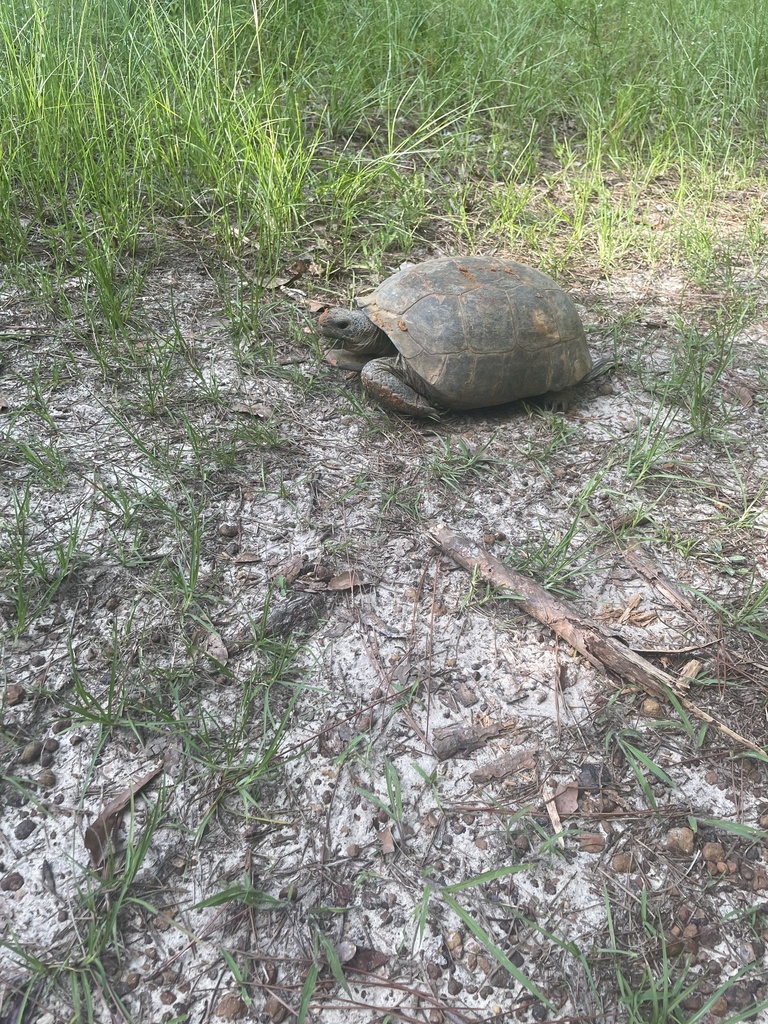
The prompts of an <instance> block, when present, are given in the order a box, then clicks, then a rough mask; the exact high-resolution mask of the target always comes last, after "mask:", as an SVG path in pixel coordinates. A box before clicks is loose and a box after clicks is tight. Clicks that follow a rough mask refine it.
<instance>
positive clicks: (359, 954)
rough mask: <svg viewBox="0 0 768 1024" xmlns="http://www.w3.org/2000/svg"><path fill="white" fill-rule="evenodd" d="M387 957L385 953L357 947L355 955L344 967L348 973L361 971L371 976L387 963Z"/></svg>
mask: <svg viewBox="0 0 768 1024" xmlns="http://www.w3.org/2000/svg"><path fill="white" fill-rule="evenodd" d="M388 961H389V957H388V956H387V954H386V953H380V952H379V951H378V949H366V947H365V946H358V947H357V951H356V953H355V955H354V956H353V957H352V959H351V960H347V962H346V964H345V966H346V968H347V970H349V971H361V972H362V973H363V974H372V973H373V971H375V970H376V969H377V968H379V967H383V966H384V964H386V963H388Z"/></svg>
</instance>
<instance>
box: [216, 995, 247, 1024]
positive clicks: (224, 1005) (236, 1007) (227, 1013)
mask: <svg viewBox="0 0 768 1024" xmlns="http://www.w3.org/2000/svg"><path fill="white" fill-rule="evenodd" d="M247 1009H248V1007H246V1005H245V1002H244V1001H243V999H241V997H240V996H239V995H236V994H234V993H233V992H229V993H228V995H225V996H224V997H223V998H221V999H219V1001H218V1002H217V1004H216V1009H215V1010H214V1011H213V1013H214V1016H215V1017H221V1018H222V1020H225V1021H239V1020H240V1019H241V1017H244V1016H245V1013H246V1011H247Z"/></svg>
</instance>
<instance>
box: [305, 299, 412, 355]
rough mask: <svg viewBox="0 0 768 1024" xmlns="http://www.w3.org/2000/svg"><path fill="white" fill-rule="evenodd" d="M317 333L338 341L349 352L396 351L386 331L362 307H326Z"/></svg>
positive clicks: (383, 353) (377, 353) (374, 352)
mask: <svg viewBox="0 0 768 1024" xmlns="http://www.w3.org/2000/svg"><path fill="white" fill-rule="evenodd" d="M317 333H318V334H319V335H320V337H321V338H328V339H329V340H331V341H335V342H338V343H339V344H340V345H341V347H342V348H343V349H346V351H347V352H356V353H358V354H359V355H371V356H378V355H387V354H388V353H390V352H392V351H394V348H393V345H392V342H391V341H390V340H389V338H388V337H387V335H386V334H385V333H384V331H382V329H381V328H380V327H377V326H376V324H375V323H373V321H372V320H371V319H369V317H368V316H367V314H366V313H364V312H363V310H362V309H342V308H341V307H340V306H332V307H331V308H330V309H326V310H325V312H323V313H321V314H320V316H319V317H318V319H317Z"/></svg>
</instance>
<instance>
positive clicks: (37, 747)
mask: <svg viewBox="0 0 768 1024" xmlns="http://www.w3.org/2000/svg"><path fill="white" fill-rule="evenodd" d="M42 749H43V744H42V743H41V742H40V740H32V741H31V743H28V744H27V745H26V747H24V749H23V750H22V752H21V756H20V757H19V760H20V761H21V763H22V764H32V762H33V761H36V760H37V759H38V757H40V752H41V751H42Z"/></svg>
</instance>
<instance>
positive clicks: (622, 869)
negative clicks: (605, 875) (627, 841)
mask: <svg viewBox="0 0 768 1024" xmlns="http://www.w3.org/2000/svg"><path fill="white" fill-rule="evenodd" d="M611 867H612V868H613V870H614V871H615V872H616V874H617V875H627V874H629V872H630V871H634V870H635V858H634V857H633V856H632V854H631V853H617V854H616V856H615V857H614V858H613V859H612V860H611Z"/></svg>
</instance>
